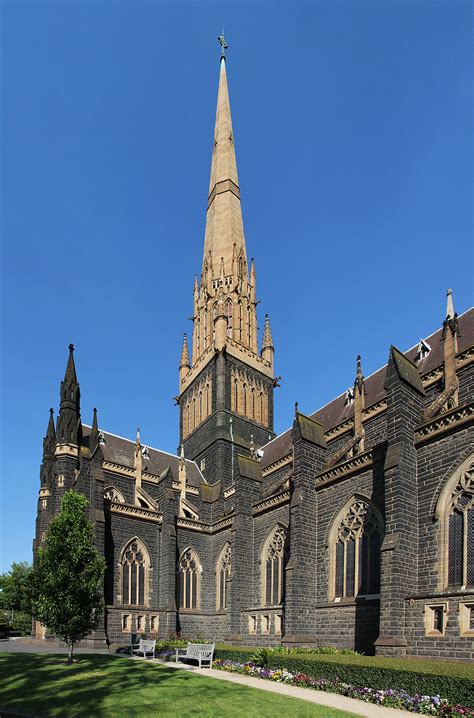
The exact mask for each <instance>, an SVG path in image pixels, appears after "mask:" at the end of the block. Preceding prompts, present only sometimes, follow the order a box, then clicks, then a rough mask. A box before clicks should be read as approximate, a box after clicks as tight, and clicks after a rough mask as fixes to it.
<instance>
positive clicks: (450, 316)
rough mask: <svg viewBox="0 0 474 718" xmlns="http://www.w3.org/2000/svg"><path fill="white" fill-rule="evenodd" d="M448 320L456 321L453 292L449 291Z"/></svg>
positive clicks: (447, 293)
mask: <svg viewBox="0 0 474 718" xmlns="http://www.w3.org/2000/svg"><path fill="white" fill-rule="evenodd" d="M446 297H447V302H446V319H454V306H453V290H452V289H448V291H447V292H446Z"/></svg>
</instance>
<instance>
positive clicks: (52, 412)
mask: <svg viewBox="0 0 474 718" xmlns="http://www.w3.org/2000/svg"><path fill="white" fill-rule="evenodd" d="M49 413H50V414H51V416H53V414H54V409H53V407H51V408H50V410H49Z"/></svg>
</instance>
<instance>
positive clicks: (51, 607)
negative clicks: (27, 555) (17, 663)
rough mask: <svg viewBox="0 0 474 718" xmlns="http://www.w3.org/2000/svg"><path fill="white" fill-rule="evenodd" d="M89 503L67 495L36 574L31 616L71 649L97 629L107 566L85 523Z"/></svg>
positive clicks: (90, 529)
mask: <svg viewBox="0 0 474 718" xmlns="http://www.w3.org/2000/svg"><path fill="white" fill-rule="evenodd" d="M87 503H88V502H87V499H86V498H85V497H84V496H82V495H81V494H77V493H76V492H74V491H68V492H67V493H66V494H65V495H64V498H63V500H62V503H61V510H60V512H59V514H58V515H57V516H56V517H55V518H53V519H52V521H51V523H50V525H49V528H48V531H47V534H46V539H45V542H44V544H43V546H42V547H41V548H40V549H39V550H38V558H37V561H36V564H35V566H34V569H33V601H32V608H33V616H34V618H35V619H36V620H38V621H40V622H41V623H42V624H43V625H45V626H46V627H47V629H48V630H49V631H50V632H51V633H53V634H54V635H55V636H57V637H58V638H61V639H62V640H63V641H64V642H65V643H66V645H67V646H68V648H69V655H68V663H72V659H73V650H74V647H75V646H76V645H77V644H78V643H79V641H81V640H82V639H83V638H85V637H86V636H87V635H88V634H89V633H90V632H91V631H92V630H93V629H94V628H97V626H98V624H99V621H100V618H101V615H102V611H103V607H104V602H103V580H104V572H105V561H104V559H103V558H102V557H101V556H100V555H99V553H98V551H97V549H96V546H95V541H94V529H93V526H92V524H91V523H90V522H89V521H88V520H87V517H86V508H87Z"/></svg>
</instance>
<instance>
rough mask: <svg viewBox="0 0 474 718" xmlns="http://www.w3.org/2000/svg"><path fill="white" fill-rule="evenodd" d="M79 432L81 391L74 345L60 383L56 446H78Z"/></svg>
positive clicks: (70, 347)
mask: <svg viewBox="0 0 474 718" xmlns="http://www.w3.org/2000/svg"><path fill="white" fill-rule="evenodd" d="M80 432H81V391H80V388H79V382H78V381H77V374H76V366H75V363H74V344H70V345H69V357H68V361H67V365H66V372H65V374H64V380H63V381H62V382H61V403H60V405H59V415H58V421H57V425H56V435H57V441H58V444H69V445H73V446H78V445H79V442H80Z"/></svg>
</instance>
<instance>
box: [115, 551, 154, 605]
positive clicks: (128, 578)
mask: <svg viewBox="0 0 474 718" xmlns="http://www.w3.org/2000/svg"><path fill="white" fill-rule="evenodd" d="M149 570H150V561H149V558H148V553H147V552H146V550H145V548H144V546H143V544H142V543H141V542H140V541H139V540H138V539H133V540H132V541H131V542H130V543H129V544H128V546H126V548H125V549H124V551H123V553H122V559H121V571H122V603H123V605H124V606H145V605H147V601H148V596H147V581H148V572H149Z"/></svg>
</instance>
